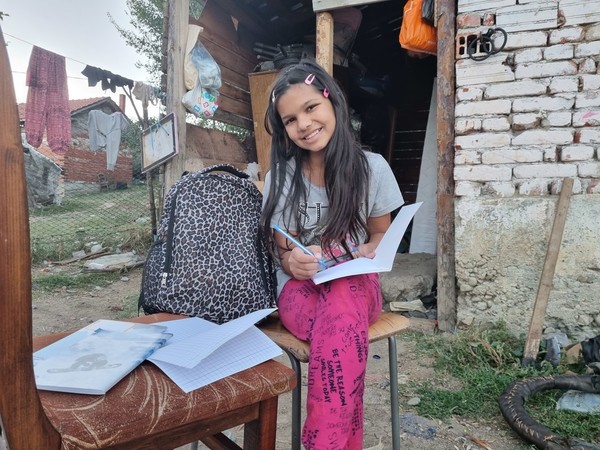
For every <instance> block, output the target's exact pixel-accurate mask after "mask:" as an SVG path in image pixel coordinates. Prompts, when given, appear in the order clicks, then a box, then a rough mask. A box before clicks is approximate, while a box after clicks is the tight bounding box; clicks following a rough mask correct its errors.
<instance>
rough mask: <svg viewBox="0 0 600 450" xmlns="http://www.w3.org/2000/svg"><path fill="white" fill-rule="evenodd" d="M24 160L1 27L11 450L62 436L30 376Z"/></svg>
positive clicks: (0, 305) (5, 398) (0, 278)
mask: <svg viewBox="0 0 600 450" xmlns="http://www.w3.org/2000/svg"><path fill="white" fill-rule="evenodd" d="M23 159H24V158H23V144H22V143H21V130H20V128H19V113H18V111H17V100H16V98H15V89H14V84H13V78H12V72H11V69H10V62H9V60H8V53H7V51H6V44H5V41H4V34H3V33H2V29H0V255H2V258H0V314H1V315H2V317H4V318H10V321H11V328H10V330H9V329H4V330H3V331H4V333H3V336H2V339H3V340H4V341H5V342H6V345H3V346H2V348H3V351H2V352H1V353H0V370H2V373H3V380H2V389H3V391H7V394H4V393H3V395H2V398H1V399H0V418H1V420H0V422H1V423H2V428H3V430H2V432H3V434H4V436H0V441H5V442H7V443H8V446H9V447H10V448H15V449H20V448H31V449H33V448H40V449H41V448H46V449H49V448H59V447H60V435H59V434H58V432H57V431H56V430H55V429H54V427H53V426H52V424H51V423H50V421H49V420H48V418H47V417H46V414H45V413H44V410H43V408H42V404H41V402H40V398H39V395H38V392H37V390H36V389H35V379H34V374H33V359H32V357H31V354H32V352H33V344H32V339H31V336H32V318H31V249H30V242H29V213H28V211H27V187H26V181H25V163H24V160H23ZM4 323H6V319H4ZM15 404H18V405H20V407H16V406H15ZM17 430H21V431H19V432H17ZM0 445H1V442H0Z"/></svg>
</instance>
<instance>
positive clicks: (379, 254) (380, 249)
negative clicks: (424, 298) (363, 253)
mask: <svg viewBox="0 0 600 450" xmlns="http://www.w3.org/2000/svg"><path fill="white" fill-rule="evenodd" d="M422 204H423V202H418V203H414V204H412V205H406V206H403V207H402V208H401V209H400V211H399V212H398V214H397V215H396V217H395V218H394V220H393V221H392V223H391V224H390V226H389V228H388V229H387V231H386V232H385V234H384V236H383V238H382V239H381V241H380V242H379V244H378V245H377V248H376V249H375V257H374V258H373V259H371V258H365V257H360V258H356V259H352V260H350V261H346V262H343V263H340V264H338V265H335V266H332V267H329V268H327V269H324V270H321V271H319V272H317V273H316V274H315V275H314V276H313V277H312V280H313V281H314V283H315V284H321V283H324V282H326V281H331V280H335V279H336V278H342V277H348V276H351V275H359V274H362V273H375V272H389V271H390V270H392V267H393V265H394V258H395V256H396V252H397V251H398V246H399V245H400V242H401V241H402V237H403V236H404V233H405V232H406V229H407V228H408V225H409V224H410V221H411V220H412V218H413V217H414V215H415V214H416V212H417V210H418V209H419V208H420V207H421V205H422Z"/></svg>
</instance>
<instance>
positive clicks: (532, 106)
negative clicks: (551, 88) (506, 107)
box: [512, 97, 575, 112]
mask: <svg viewBox="0 0 600 450" xmlns="http://www.w3.org/2000/svg"><path fill="white" fill-rule="evenodd" d="M574 103H575V101H574V100H573V99H566V98H561V97H529V98H516V99H515V100H513V104H512V110H513V112H533V111H535V112H537V111H561V110H562V111H564V110H566V109H571V108H572V107H573V104H574Z"/></svg>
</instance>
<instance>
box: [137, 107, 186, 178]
mask: <svg viewBox="0 0 600 450" xmlns="http://www.w3.org/2000/svg"><path fill="white" fill-rule="evenodd" d="M178 151H179V147H178V142H177V128H176V121H175V114H173V113H171V114H169V115H167V116H165V117H163V118H162V119H161V120H160V121H158V122H156V123H155V124H153V125H150V126H149V127H148V128H147V129H145V130H144V131H143V132H142V172H147V171H149V170H151V169H154V168H155V167H158V166H160V165H161V164H163V163H165V162H166V161H168V160H169V159H171V158H172V157H174V156H175V155H176V154H177V152H178Z"/></svg>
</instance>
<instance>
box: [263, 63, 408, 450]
mask: <svg viewBox="0 0 600 450" xmlns="http://www.w3.org/2000/svg"><path fill="white" fill-rule="evenodd" d="M265 126H266V128H267V130H268V131H269V133H270V134H271V135H272V144H271V165H270V170H269V172H268V173H267V175H266V177H265V196H264V207H263V215H262V218H261V226H262V228H263V230H264V231H265V233H266V235H267V239H268V242H269V243H270V244H271V249H272V251H273V254H274V256H275V258H276V261H277V263H278V270H277V281H278V307H279V315H280V317H281V321H282V322H283V324H284V325H285V327H286V328H287V329H288V330H289V331H290V332H291V333H293V334H294V335H295V336H296V337H298V338H299V339H302V340H306V341H308V342H309V343H310V359H309V362H308V397H307V407H306V408H307V417H306V422H305V424H304V428H303V432H302V443H303V445H304V446H305V447H306V448H307V449H310V450H313V449H323V450H325V449H326V450H334V449H346V450H361V449H362V448H363V447H362V444H363V442H362V441H363V404H362V399H363V392H364V382H365V370H366V365H367V355H368V343H369V342H368V327H369V324H371V323H373V322H374V321H375V320H376V319H377V318H378V316H379V314H380V312H381V308H382V297H381V289H380V285H379V275H378V274H364V275H355V276H351V277H346V278H340V279H336V280H332V281H329V282H326V283H323V284H319V285H315V284H314V283H313V282H312V280H311V277H312V276H313V275H315V273H316V272H317V271H318V270H319V269H320V268H321V265H320V264H319V261H320V260H321V259H324V260H332V261H333V262H334V263H340V264H343V261H344V260H346V259H349V258H353V257H358V256H365V257H369V258H372V257H373V256H375V253H374V250H375V248H376V247H377V244H378V243H379V241H380V240H381V238H382V237H383V235H384V233H385V231H386V230H387V228H388V227H389V225H390V222H391V212H393V211H394V210H396V209H397V208H399V207H400V206H402V204H403V203H404V200H403V199H402V194H401V193H400V189H399V188H398V184H397V182H396V179H395V177H394V174H393V173H392V170H391V169H390V167H389V165H388V164H387V162H386V161H385V159H384V158H383V157H382V156H381V155H378V154H375V153H371V152H368V151H366V149H364V148H362V146H361V145H360V143H359V142H357V141H356V140H355V137H354V132H353V130H352V127H351V124H350V116H349V112H348V105H347V101H346V97H345V95H344V92H343V91H342V89H341V87H340V86H339V85H338V84H337V82H336V81H335V80H334V79H333V78H332V77H331V76H330V75H329V74H328V73H327V72H326V71H325V70H323V69H322V68H321V66H319V65H318V64H316V63H315V62H314V61H312V60H303V61H301V62H300V63H298V64H295V65H292V66H288V67H286V68H285V69H283V70H282V72H281V73H280V74H279V75H278V78H277V79H276V81H275V82H274V84H273V89H272V91H271V97H270V102H269V106H268V108H267V113H266V117H265ZM273 225H278V226H279V227H281V228H282V229H284V230H286V231H287V232H288V233H290V234H292V235H293V236H294V237H295V238H296V239H297V240H298V241H300V242H301V243H302V244H303V245H304V246H305V247H307V248H308V249H309V250H310V251H311V252H312V255H309V254H307V253H305V251H303V250H302V249H301V248H299V247H296V246H295V245H293V244H292V243H291V242H290V241H289V240H288V239H286V238H285V236H283V235H282V234H280V233H275V234H274V233H273V230H272V226H273Z"/></svg>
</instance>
